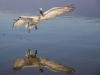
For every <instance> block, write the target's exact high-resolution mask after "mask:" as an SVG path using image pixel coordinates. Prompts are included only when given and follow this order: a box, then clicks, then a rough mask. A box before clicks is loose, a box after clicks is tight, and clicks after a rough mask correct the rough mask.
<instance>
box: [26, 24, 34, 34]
mask: <svg viewBox="0 0 100 75" xmlns="http://www.w3.org/2000/svg"><path fill="white" fill-rule="evenodd" d="M25 27H26V28H27V29H28V33H30V30H31V29H32V28H33V26H30V25H28V24H27V25H26V26H25Z"/></svg>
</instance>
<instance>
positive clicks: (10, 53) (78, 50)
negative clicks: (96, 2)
mask: <svg viewBox="0 0 100 75" xmlns="http://www.w3.org/2000/svg"><path fill="white" fill-rule="evenodd" d="M18 16H19V15H7V14H6V15H0V75H8V74H9V75H22V74H23V75H29V74H30V75H33V74H36V75H40V72H39V68H38V67H36V68H34V67H31V68H25V69H22V70H20V71H17V72H14V71H13V67H12V64H13V63H14V60H16V59H17V58H18V57H23V58H26V57H25V53H26V52H27V50H28V49H31V51H33V52H34V51H35V50H38V55H37V57H38V58H39V57H41V56H45V57H47V58H49V59H51V60H55V61H57V62H59V63H61V64H63V65H66V66H69V67H71V68H73V69H75V75H100V18H91V17H73V16H64V17H63V16H62V17H57V18H54V19H51V20H47V21H42V22H40V23H39V24H38V25H37V27H38V29H37V30H36V29H35V28H34V27H33V28H32V30H31V33H30V34H29V33H28V31H27V29H26V28H25V25H23V26H22V27H21V28H12V25H13V23H14V20H13V19H14V18H18ZM47 74H48V75H55V74H56V75H65V74H66V73H64V72H59V73H56V72H52V71H50V70H49V69H46V68H44V73H43V75H47Z"/></svg>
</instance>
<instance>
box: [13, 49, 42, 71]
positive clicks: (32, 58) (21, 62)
mask: <svg viewBox="0 0 100 75" xmlns="http://www.w3.org/2000/svg"><path fill="white" fill-rule="evenodd" d="M36 53H37V50H36V51H35V54H34V53H32V52H31V51H30V49H29V50H28V52H27V53H26V56H27V58H28V59H23V58H22V57H19V58H17V59H16V60H15V62H14V64H13V70H14V71H17V70H21V69H23V68H25V67H34V66H38V67H39V68H40V72H41V73H42V72H43V68H42V64H41V63H40V60H39V59H38V58H37V57H36Z"/></svg>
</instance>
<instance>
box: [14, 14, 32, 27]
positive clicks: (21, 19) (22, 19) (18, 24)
mask: <svg viewBox="0 0 100 75" xmlns="http://www.w3.org/2000/svg"><path fill="white" fill-rule="evenodd" d="M30 19H32V18H31V17H28V16H21V17H19V18H18V20H16V22H15V23H14V25H13V27H21V26H22V25H23V23H24V22H26V21H29V20H30Z"/></svg>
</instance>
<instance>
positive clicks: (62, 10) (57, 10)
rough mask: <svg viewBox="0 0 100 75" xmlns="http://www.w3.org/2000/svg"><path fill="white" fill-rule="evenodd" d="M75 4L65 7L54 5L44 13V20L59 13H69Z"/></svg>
mask: <svg viewBox="0 0 100 75" xmlns="http://www.w3.org/2000/svg"><path fill="white" fill-rule="evenodd" d="M74 8H75V7H74V5H73V4H72V5H70V6H65V7H54V8H52V9H50V10H48V11H46V12H44V13H43V15H44V17H43V20H47V19H51V18H54V17H56V16H58V15H61V14H65V13H68V12H70V11H72V10H73V9H74Z"/></svg>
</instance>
